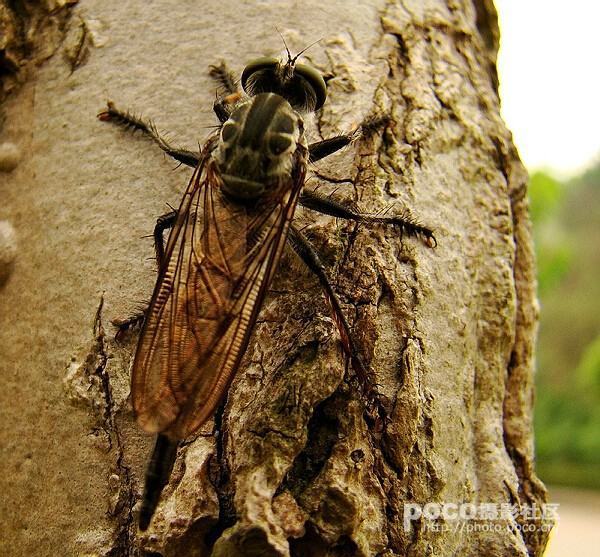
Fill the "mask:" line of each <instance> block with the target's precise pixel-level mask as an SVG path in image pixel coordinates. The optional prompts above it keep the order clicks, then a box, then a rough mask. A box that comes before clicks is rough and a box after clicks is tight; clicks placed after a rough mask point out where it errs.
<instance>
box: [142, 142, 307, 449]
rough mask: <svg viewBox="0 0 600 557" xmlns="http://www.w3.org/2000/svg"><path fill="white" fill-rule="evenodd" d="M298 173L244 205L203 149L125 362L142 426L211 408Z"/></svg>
mask: <svg viewBox="0 0 600 557" xmlns="http://www.w3.org/2000/svg"><path fill="white" fill-rule="evenodd" d="M304 173H305V165H300V167H299V168H297V172H295V174H296V178H295V179H294V183H293V184H288V185H287V187H280V188H278V191H280V192H281V193H280V194H279V195H278V196H276V197H273V198H271V199H270V200H267V201H266V203H265V204H264V206H263V207H260V208H259V209H249V208H247V207H245V206H244V205H241V204H237V203H233V202H231V201H228V200H227V199H226V198H225V197H224V196H223V195H222V193H221V192H220V191H219V190H220V186H219V184H220V181H219V180H220V178H219V175H218V171H217V169H216V167H215V165H214V163H213V161H212V159H211V158H210V156H209V155H207V154H204V160H203V161H202V162H201V163H200V164H199V166H198V168H197V169H196V171H195V173H194V176H193V177H192V180H191V182H190V185H189V186H188V190H187V191H186V194H185V196H184V199H183V201H182V203H181V207H180V209H179V211H178V218H177V222H176V224H175V226H174V228H173V230H172V231H171V234H170V236H169V240H168V243H167V247H166V252H165V260H164V261H163V264H162V265H161V269H160V272H159V278H158V281H157V284H156V287H155V290H154V294H153V296H152V300H151V302H150V307H149V310H148V315H147V317H146V320H145V323H144V327H143V330H142V333H141V337H140V342H139V344H138V348H137V352H136V355H135V360H134V364H133V374H132V399H133V407H134V411H135V413H136V415H137V419H138V422H139V423H140V425H141V426H142V427H143V428H144V429H145V430H146V431H148V432H151V433H158V432H165V433H167V434H169V435H170V436H172V437H174V438H179V439H182V438H185V437H187V436H188V435H190V434H192V433H193V432H195V431H196V430H197V429H198V428H199V427H200V426H201V425H202V424H203V423H204V422H205V421H206V420H207V419H208V418H209V417H210V416H211V415H212V413H213V412H214V410H215V408H216V406H217V405H218V403H219V401H220V399H221V396H222V394H223V392H224V391H225V389H226V388H227V387H228V385H229V383H230V381H231V379H232V377H233V374H234V372H235V370H236V368H237V365H238V364H239V361H240V360H241V358H242V356H243V353H244V350H245V348H246V346H247V343H248V340H249V337H250V334H251V332H252V327H253V325H254V322H255V321H256V317H257V315H258V311H259V310H260V306H261V305H262V301H263V299H264V295H265V292H266V290H267V288H268V285H269V282H270V279H271V277H272V275H273V273H274V270H275V268H276V265H277V262H278V261H279V258H280V255H281V252H282V250H283V246H284V244H285V241H286V237H287V233H288V228H289V224H290V222H291V219H292V217H293V214H294V210H295V207H296V203H297V199H298V195H299V192H300V189H301V187H302V185H303V182H304ZM284 186H285V185H284Z"/></svg>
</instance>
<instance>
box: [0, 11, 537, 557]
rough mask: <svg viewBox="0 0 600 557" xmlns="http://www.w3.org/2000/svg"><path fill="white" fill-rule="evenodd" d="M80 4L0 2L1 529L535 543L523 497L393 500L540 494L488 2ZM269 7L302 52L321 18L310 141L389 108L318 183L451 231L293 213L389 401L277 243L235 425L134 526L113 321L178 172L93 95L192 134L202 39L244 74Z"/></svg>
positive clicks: (137, 538) (188, 452)
mask: <svg viewBox="0 0 600 557" xmlns="http://www.w3.org/2000/svg"><path fill="white" fill-rule="evenodd" d="M70 4H72V3H71V2H66V3H65V2H56V3H52V4H50V3H48V4H47V5H44V6H42V7H39V6H38V7H37V8H36V9H37V10H40V11H39V12H38V11H35V17H34V16H33V15H31V14H32V13H34V11H32V10H33V8H31V9H29V8H28V10H25V11H21V12H20V13H19V14H18V17H16V16H14V13H12V12H10V9H9V8H8V7H7V6H9V4H8V3H6V4H5V3H2V4H1V5H0V9H2V10H4V11H3V12H2V14H1V15H2V17H3V22H4V25H5V31H6V32H5V33H4V36H3V37H2V38H1V39H2V40H0V48H1V49H2V50H3V52H4V53H5V54H6V53H7V52H9V53H10V55H11V57H12V58H11V59H14V60H16V62H15V64H16V67H17V68H19V67H20V71H18V72H17V71H16V70H15V69H14V68H13V69H12V70H11V74H10V75H9V76H7V75H6V74H5V75H4V85H3V91H4V93H5V96H6V95H8V93H10V96H8V98H7V99H6V100H5V102H4V104H3V107H2V109H3V112H4V114H5V118H4V126H3V129H2V130H1V137H0V140H1V142H3V143H5V144H6V145H5V147H4V148H3V149H4V150H2V152H1V153H0V155H1V157H2V158H3V161H4V162H3V168H4V170H9V169H10V168H11V167H12V166H15V165H16V167H15V168H14V169H13V170H12V172H4V173H0V188H1V192H0V194H1V195H2V200H3V202H2V204H1V206H0V219H1V220H5V221H8V222H9V223H10V225H11V226H12V229H14V231H15V233H14V234H13V233H12V232H11V231H10V230H11V229H10V228H9V227H8V225H6V224H4V225H3V228H2V238H3V240H2V241H3V242H4V244H3V245H2V246H0V248H2V249H0V256H1V257H0V264H2V265H3V269H2V270H0V271H1V272H0V275H1V276H3V277H5V278H4V279H3V286H2V290H1V291H0V307H1V309H0V328H1V330H2V333H3V334H2V337H1V339H0V346H1V348H0V350H1V351H2V352H1V354H2V358H1V362H0V366H1V368H2V370H1V376H2V378H3V380H4V388H3V389H2V390H1V391H0V401H1V407H2V420H1V423H2V425H1V426H0V427H1V429H0V436H1V445H0V446H1V447H2V461H3V474H2V476H1V478H0V490H1V492H2V494H3V497H2V503H1V505H2V510H1V513H0V522H1V528H0V529H1V530H2V532H3V534H2V536H0V548H2V554H3V555H28V554H35V555H57V554H60V555H137V554H143V551H154V552H156V553H153V554H161V555H165V556H166V555H209V554H210V552H211V548H212V554H213V555H367V556H372V555H385V556H392V555H506V556H509V555H510V556H513V555H541V554H542V552H543V548H544V546H545V542H546V538H547V532H543V531H542V529H541V528H537V531H536V532H535V533H528V534H523V533H521V531H520V530H519V529H518V528H517V526H518V520H517V519H515V520H514V521H513V522H512V523H510V521H509V523H510V524H509V525H510V526H513V529H512V530H511V529H510V528H503V529H501V530H500V531H498V532H474V533H468V532H467V531H459V532H456V533H450V532H444V531H437V532H436V531H433V530H432V529H427V528H426V527H425V526H426V524H425V522H424V521H417V522H415V523H413V524H412V526H411V528H410V529H409V530H408V531H405V529H404V528H403V517H404V515H403V513H404V507H403V505H404V503H405V502H412V501H416V502H420V503H425V502H431V501H433V502H444V501H445V502H455V503H460V502H475V503H487V502H492V503H496V504H501V503H512V504H521V505H531V504H532V503H537V504H540V503H543V502H544V501H545V490H544V487H543V486H542V484H541V483H540V482H539V480H538V479H537V478H536V476H535V472H534V470H533V440H532V425H531V413H532V398H533V394H532V392H533V381H532V373H533V349H534V337H535V330H536V323H537V305H536V298H535V271H534V260H533V252H532V245H531V233H530V224H529V217H528V212H527V196H526V185H527V176H526V173H525V171H524V169H523V166H522V164H521V163H520V161H519V159H518V155H517V153H516V150H515V148H514V146H513V144H512V140H511V136H510V133H509V132H508V131H507V129H506V127H505V125H504V123H503V122H502V120H501V119H500V115H499V100H498V92H497V79H496V73H495V58H496V51H497V47H498V29H497V21H496V14H495V11H494V7H493V5H492V3H491V0H473V1H470V0H463V1H448V2H442V1H440V0H428V1H427V2H422V1H420V0H419V1H417V0H404V1H398V0H396V1H392V2H383V1H375V0H373V1H371V2H367V3H361V4H360V5H357V4H356V3H354V2H348V3H345V2H341V1H338V2H333V3H329V4H327V5H325V4H323V3H318V2H304V3H294V2H290V1H282V2H252V3H240V2H239V1H236V2H230V1H227V0H225V1H222V2H219V3H218V4H217V3H210V4H209V5H201V4H208V3H186V2H178V3H170V2H165V1H163V0H160V1H157V2H152V3H151V4H145V3H134V2H130V3H127V2H116V1H114V0H106V1H104V2H97V1H95V0H89V1H84V2H80V3H79V4H77V5H76V6H70ZM10 5H13V3H11V4H10ZM24 5H25V6H27V4H24ZM49 12H50V16H48V13H49ZM40 14H41V15H40ZM13 16H14V17H13ZM15 22H17V24H18V25H16V24H15ZM32 22H33V23H32ZM11 25H12V27H11ZM15 25H16V27H15ZM275 26H277V28H278V29H280V30H281V32H282V34H283V35H284V36H285V38H286V40H287V41H288V44H289V45H290V48H291V49H292V50H293V51H295V52H297V51H299V50H300V49H302V48H304V47H305V46H306V45H307V44H309V43H311V42H313V41H314V40H317V39H319V38H322V40H321V41H320V43H319V44H318V45H315V46H314V47H312V48H311V49H310V50H309V51H308V52H307V53H306V57H307V59H309V60H310V61H311V62H312V63H313V64H314V65H315V66H316V67H317V68H319V69H320V70H322V71H323V72H324V73H325V74H326V75H328V76H331V79H330V80H329V98H328V100H327V102H326V104H325V107H324V108H323V110H322V112H321V113H320V114H319V115H318V117H317V118H316V119H315V121H314V122H312V123H311V124H309V129H310V132H311V134H312V137H313V139H318V138H319V137H328V136H331V135H333V134H335V133H336V132H339V131H347V130H349V129H351V128H352V127H353V126H354V125H356V124H358V123H360V122H361V121H362V120H363V119H364V118H365V117H367V116H369V115H372V114H374V113H376V114H381V113H385V114H389V115H390V117H391V122H390V124H389V125H388V126H386V128H385V130H384V131H383V133H379V134H375V135H374V136H373V137H370V138H366V139H363V140H361V141H359V142H357V143H356V144H354V145H352V146H351V147H350V148H348V149H346V150H345V152H344V153H341V154H339V155H336V156H334V157H331V159H328V160H325V161H323V162H322V163H319V164H318V165H316V167H315V169H314V170H315V175H314V176H313V177H312V178H310V180H309V181H308V184H309V185H310V186H317V185H318V186H319V187H320V188H321V191H333V190H337V192H336V195H338V196H339V197H345V198H353V199H355V200H356V201H357V203H358V204H359V206H360V207H362V208H363V209H364V210H366V211H369V212H375V211H379V210H382V209H384V208H386V207H388V206H390V205H391V206H392V209H391V210H392V211H394V210H398V211H400V210H402V208H403V207H408V208H409V209H410V211H411V212H412V213H413V214H414V215H416V216H418V218H419V219H420V220H421V221H422V222H423V223H426V224H427V225H428V226H431V227H433V228H434V229H435V231H436V237H437V240H438V247H437V248H436V249H435V250H432V249H428V248H427V247H425V246H424V245H422V244H421V243H419V242H418V241H415V240H412V239H406V238H404V239H403V238H400V237H399V236H398V234H397V233H396V232H395V231H394V230H391V229H384V228H381V227H365V226H360V227H357V226H356V225H353V224H348V223H345V222H341V221H338V222H336V221H335V220H334V219H330V218H326V217H310V218H309V215H307V214H300V212H299V218H300V219H301V221H302V219H303V222H305V223H308V224H309V225H310V226H309V227H308V228H307V230H308V231H309V234H310V236H311V237H312V238H313V240H314V241H315V243H316V244H317V245H318V247H319V249H320V250H321V252H322V253H323V255H324V257H325V259H326V260H327V261H328V263H329V264H330V266H331V275H332V276H333V277H334V284H335V287H336V289H337V291H338V292H339V293H340V296H341V297H342V300H343V302H344V304H345V310H346V314H347V316H348V318H349V320H350V321H351V323H352V325H353V330H354V335H355V338H356V340H357V342H358V344H359V346H360V347H361V351H362V354H363V356H364V357H365V359H366V360H367V361H369V362H370V367H371V370H372V372H373V381H374V382H376V383H377V384H378V385H379V390H380V391H381V393H382V394H384V395H385V396H386V397H387V398H388V399H389V400H390V401H391V402H392V408H393V411H392V414H391V419H390V423H389V424H388V425H387V428H386V430H385V431H384V432H383V433H382V434H378V433H377V432H375V431H369V428H368V426H367V423H366V422H365V420H364V417H363V412H364V402H363V401H362V400H361V398H360V395H359V393H358V392H357V391H356V390H355V389H353V388H352V386H351V385H350V384H349V383H348V382H347V381H345V377H346V378H347V376H348V373H346V362H345V358H344V355H343V353H342V351H341V348H340V343H339V339H338V336H337V332H336V328H335V325H334V324H333V322H332V320H331V319H330V317H329V312H328V309H327V306H326V304H325V302H324V300H323V298H322V295H321V293H320V290H319V287H318V284H317V283H316V282H315V280H314V279H313V278H311V276H310V275H309V273H308V272H306V271H305V270H304V269H303V268H302V267H301V266H300V265H299V264H298V263H297V262H296V261H295V260H294V257H293V256H292V255H289V254H288V255H285V256H284V259H283V261H282V265H281V270H280V272H279V273H278V275H277V276H276V278H275V280H274V283H273V285H272V290H273V291H272V292H271V294H270V295H269V297H268V299H267V301H266V303H265V306H264V309H263V311H262V313H261V317H260V319H259V323H258V324H257V326H256V330H255V334H254V337H253V341H252V342H251V345H250V347H249V349H248V352H247V354H246V357H245V359H244V363H243V365H242V366H241V368H240V370H239V372H238V374H237V377H236V379H235V380H234V383H233V385H232V387H231V389H230V392H229V395H228V398H227V403H226V404H225V406H224V408H223V409H222V410H221V411H220V412H219V417H218V420H219V422H220V423H221V424H222V425H221V427H220V431H221V432H222V435H220V436H218V437H217V436H214V435H212V434H211V433H212V431H213V424H212V423H209V424H207V426H206V427H205V428H204V429H203V430H202V432H201V434H200V435H199V436H198V437H197V438H196V439H194V440H192V441H191V442H190V443H189V444H187V445H186V446H185V447H184V448H182V449H181V450H180V453H179V456H178V460H177V463H176V465H175V469H174V473H173V477H172V479H171V482H170V484H169V486H168V487H167V489H166V490H165V493H164V494H163V499H162V502H161V504H160V506H159V508H158V511H157V513H156V516H155V519H154V522H153V525H152V527H151V529H150V530H149V531H148V533H146V534H140V533H139V532H137V530H136V525H135V510H136V509H135V508H134V505H135V503H136V501H137V500H138V498H139V495H140V491H141V487H142V481H143V470H144V465H145V462H146V459H147V457H148V455H149V451H150V448H151V443H152V440H151V439H150V438H148V437H147V436H145V435H143V434H142V433H141V432H140V431H139V429H138V428H137V426H136V424H135V422H134V420H133V418H132V414H131V408H130V403H129V401H128V391H129V383H128V382H129V365H130V361H131V357H132V353H133V350H134V348H135V341H136V338H135V335H132V336H131V337H130V338H129V340H128V341H127V342H126V343H125V344H123V345H119V344H117V343H116V342H115V341H114V340H113V331H112V329H111V328H110V325H108V323H109V321H110V320H111V319H113V318H116V317H121V316H123V315H127V313H128V312H130V311H131V310H132V306H135V303H136V301H139V300H144V299H147V298H148V297H149V294H150V292H151V290H152V285H153V282H154V278H155V276H154V264H153V262H152V261H149V260H147V258H151V257H152V253H153V251H152V246H151V241H150V240H149V239H148V238H143V236H144V235H145V234H148V233H150V232H151V229H152V227H153V224H154V219H155V217H156V216H157V215H159V214H161V213H163V212H165V210H166V206H165V203H166V202H169V203H171V204H173V205H177V203H178V198H179V196H180V195H181V192H182V191H183V189H184V188H185V186H186V184H187V181H188V179H189V176H190V171H189V170H188V169H185V168H180V169H177V170H175V171H172V167H173V164H172V163H171V162H170V161H168V160H165V159H164V157H163V156H161V154H160V152H158V151H157V149H156V147H154V146H153V145H151V144H150V143H149V142H148V141H147V140H145V139H143V138H140V137H139V136H138V137H133V138H132V137H131V134H128V133H127V132H124V131H121V130H119V129H116V128H114V127H112V126H108V125H106V124H103V123H101V122H99V121H97V120H96V118H95V115H96V113H97V112H98V111H99V110H100V109H102V108H103V105H104V103H105V100H106V99H107V98H110V99H112V100H113V101H115V102H116V103H117V104H118V105H119V106H122V107H129V108H132V109H133V110H135V111H138V112H139V113H142V114H143V115H145V116H147V117H152V118H153V119H154V120H155V122H156V124H157V125H158V127H159V128H160V129H163V130H168V131H170V132H171V137H172V138H173V139H176V141H177V142H179V143H181V144H183V145H184V146H186V147H188V148H190V149H193V148H195V146H196V145H197V142H202V141H203V139H204V138H205V137H206V136H207V134H208V133H209V130H207V129H206V127H207V126H210V125H213V124H214V123H215V118H214V116H213V115H212V113H211V106H212V101H213V99H214V94H215V91H214V84H213V83H212V82H211V81H210V79H209V77H208V73H207V68H208V65H209V64H213V63H218V62H219V61H220V60H221V59H224V60H226V61H227V62H228V63H229V64H230V66H231V67H232V68H233V69H234V70H235V71H236V72H238V73H239V72H241V70H242V68H243V66H244V64H245V63H246V62H247V61H249V60H250V59H252V58H255V57H258V56H261V55H264V54H279V53H280V52H281V50H282V45H281V42H280V38H279V36H278V35H277V33H276V31H275ZM15 29H17V30H21V31H23V30H24V31H25V35H27V32H28V33H29V35H27V37H29V40H30V41H32V43H31V44H30V45H29V48H25V46H27V44H28V43H27V41H25V40H24V39H23V37H24V36H25V35H23V33H18V32H13V33H12V34H11V33H9V32H8V31H11V30H12V31H15ZM32 29H33V30H34V31H36V32H33V31H32ZM11 41H12V42H11ZM36 41H37V42H36ZM26 43H27V44H26ZM24 45H25V46H24ZM32 45H33V46H34V47H35V48H31V46H32ZM11 49H12V50H11ZM51 54H54V55H53V56H51ZM48 57H50V58H49V59H48V60H47V61H46V62H45V63H44V64H43V65H41V66H40V67H39V68H36V64H38V63H39V62H40V61H41V60H43V59H45V58H48ZM5 69H6V68H5ZM22 82H24V83H22ZM17 85H18V86H17ZM7 153H8V154H7ZM6 161H8V162H6ZM11 161H12V162H11ZM15 243H16V248H15ZM9 275H10V276H9ZM102 296H103V299H104V304H103V306H102V307H101V308H100V311H97V310H98V308H99V302H100V299H101V297H102ZM350 373H351V372H350ZM538 526H540V525H539V524H538ZM213 544H214V545H213Z"/></svg>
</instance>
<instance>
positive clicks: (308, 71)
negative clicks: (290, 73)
mask: <svg viewBox="0 0 600 557" xmlns="http://www.w3.org/2000/svg"><path fill="white" fill-rule="evenodd" d="M294 73H295V74H296V75H298V76H300V77H302V78H304V79H305V80H306V82H307V83H308V84H309V85H310V86H311V87H312V90H313V91H314V92H315V96H316V100H317V103H316V105H315V110H318V109H319V108H321V107H322V106H323V104H324V103H325V100H326V99H327V84H326V83H325V80H324V79H323V76H322V75H321V74H320V73H319V72H318V71H317V70H316V69H315V68H313V67H311V66H308V65H306V64H296V67H295V68H294Z"/></svg>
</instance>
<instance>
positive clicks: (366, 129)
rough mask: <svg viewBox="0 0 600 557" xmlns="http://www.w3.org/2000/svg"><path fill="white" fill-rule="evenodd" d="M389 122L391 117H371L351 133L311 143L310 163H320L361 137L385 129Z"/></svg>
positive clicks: (309, 148)
mask: <svg viewBox="0 0 600 557" xmlns="http://www.w3.org/2000/svg"><path fill="white" fill-rule="evenodd" d="M389 120H390V118H389V115H386V114H384V115H383V116H378V117H369V118H367V119H365V120H364V121H363V123H362V124H361V125H360V126H358V127H357V128H356V129H355V130H354V131H352V132H350V133H346V134H342V135H337V136H335V137H330V138H329V139H324V140H323V141H317V142H316V143H311V144H310V145H309V146H308V152H309V159H308V160H309V162H316V161H320V160H321V159H324V158H325V157H328V156H329V155H331V154H333V153H335V152H336V151H339V150H340V149H342V148H343V147H346V145H349V144H350V143H352V142H353V141H355V140H357V139H358V138H359V137H361V136H364V135H368V134H371V133H373V132H375V131H376V130H378V129H380V128H382V127H384V126H385V125H386V124H387V123H388V122H389Z"/></svg>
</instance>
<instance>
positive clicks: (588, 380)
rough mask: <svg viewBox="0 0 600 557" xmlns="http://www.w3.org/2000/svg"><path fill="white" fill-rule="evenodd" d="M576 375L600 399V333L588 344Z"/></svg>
mask: <svg viewBox="0 0 600 557" xmlns="http://www.w3.org/2000/svg"><path fill="white" fill-rule="evenodd" d="M575 376H576V377H577V382H578V384H579V386H580V387H581V388H582V389H586V390H587V392H588V393H589V394H591V395H592V396H594V397H596V398H598V399H600V335H598V336H597V337H596V339H595V340H594V341H592V342H591V343H590V344H588V345H587V346H586V348H585V350H584V352H583V356H582V357H581V359H580V360H579V365H578V366H577V369H576V370H575ZM599 437H600V435H599Z"/></svg>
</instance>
